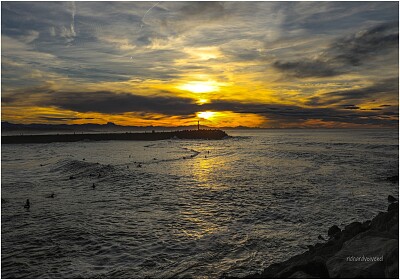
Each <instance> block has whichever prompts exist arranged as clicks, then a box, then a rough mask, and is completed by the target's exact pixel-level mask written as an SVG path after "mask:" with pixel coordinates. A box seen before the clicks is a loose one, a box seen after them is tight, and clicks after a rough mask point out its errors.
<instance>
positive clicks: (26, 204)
mask: <svg viewBox="0 0 400 280" xmlns="http://www.w3.org/2000/svg"><path fill="white" fill-rule="evenodd" d="M30 207H31V203H30V202H29V199H27V200H26V203H25V205H24V208H26V209H29V208H30Z"/></svg>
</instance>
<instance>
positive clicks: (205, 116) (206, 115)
mask: <svg viewBox="0 0 400 280" xmlns="http://www.w3.org/2000/svg"><path fill="white" fill-rule="evenodd" d="M214 115H215V112H199V113H197V117H199V118H202V119H206V120H208V119H210V118H212V117H213V116H214Z"/></svg>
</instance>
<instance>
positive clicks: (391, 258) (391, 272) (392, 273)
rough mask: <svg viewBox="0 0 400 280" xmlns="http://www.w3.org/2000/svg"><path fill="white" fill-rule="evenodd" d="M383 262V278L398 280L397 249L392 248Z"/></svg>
mask: <svg viewBox="0 0 400 280" xmlns="http://www.w3.org/2000/svg"><path fill="white" fill-rule="evenodd" d="M398 226H399V225H397V227H398ZM397 236H398V235H397ZM397 244H398V243H397ZM384 262H385V278H389V279H399V247H397V248H395V247H393V248H392V250H391V251H390V252H388V256H387V258H386V259H384Z"/></svg>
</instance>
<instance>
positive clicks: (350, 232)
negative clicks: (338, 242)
mask: <svg viewBox="0 0 400 280" xmlns="http://www.w3.org/2000/svg"><path fill="white" fill-rule="evenodd" d="M363 231H364V230H363V226H362V224H361V223H360V222H353V223H351V224H349V225H347V226H345V228H344V230H343V235H344V241H347V240H349V239H350V238H353V237H354V236H356V235H357V234H359V233H360V232H363Z"/></svg>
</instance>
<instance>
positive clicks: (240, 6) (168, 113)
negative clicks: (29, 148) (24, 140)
mask: <svg viewBox="0 0 400 280" xmlns="http://www.w3.org/2000/svg"><path fill="white" fill-rule="evenodd" d="M1 11H2V19H1V26H2V34H1V51H2V55H1V59H2V61H1V72H2V73H1V74H2V81H1V89H2V93H1V96H2V114H1V115H2V121H8V122H13V123H26V124H27V123H55V124H59V123H68V124H73V123H74V124H81V123H101V124H104V123H107V122H114V123H116V124H119V125H140V126H147V125H153V126H179V125H194V124H197V120H198V119H200V120H201V123H202V124H204V125H209V126H215V127H220V126H233V127H235V126H250V127H266V128H268V127H282V128H284V127H397V126H398V91H399V87H398V86H399V80H398V75H399V72H398V69H399V64H398V61H399V57H398V47H399V46H398V40H399V30H398V26H399V22H398V20H399V14H398V11H399V3H398V2H2V5H1Z"/></svg>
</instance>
